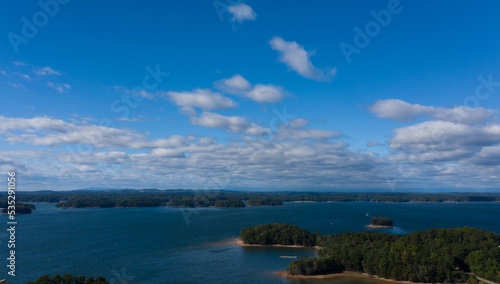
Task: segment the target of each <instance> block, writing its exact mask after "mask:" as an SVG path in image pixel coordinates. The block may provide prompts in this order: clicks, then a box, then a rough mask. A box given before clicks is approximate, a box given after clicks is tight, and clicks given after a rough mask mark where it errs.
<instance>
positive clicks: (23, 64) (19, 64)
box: [12, 61, 28, 67]
mask: <svg viewBox="0 0 500 284" xmlns="http://www.w3.org/2000/svg"><path fill="white" fill-rule="evenodd" d="M12 64H14V65H15V66H17V67H19V66H27V65H28V64H26V63H24V62H21V61H12Z"/></svg>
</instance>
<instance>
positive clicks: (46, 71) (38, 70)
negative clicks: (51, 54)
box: [33, 66, 62, 76]
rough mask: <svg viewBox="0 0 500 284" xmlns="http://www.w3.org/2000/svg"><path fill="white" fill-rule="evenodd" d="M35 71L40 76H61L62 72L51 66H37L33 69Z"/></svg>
mask: <svg viewBox="0 0 500 284" xmlns="http://www.w3.org/2000/svg"><path fill="white" fill-rule="evenodd" d="M33 73H35V74H36V75H39V76H45V75H56V76H61V75H62V72H60V71H56V70H54V69H52V68H50V67H49V66H45V67H37V68H34V69H33Z"/></svg>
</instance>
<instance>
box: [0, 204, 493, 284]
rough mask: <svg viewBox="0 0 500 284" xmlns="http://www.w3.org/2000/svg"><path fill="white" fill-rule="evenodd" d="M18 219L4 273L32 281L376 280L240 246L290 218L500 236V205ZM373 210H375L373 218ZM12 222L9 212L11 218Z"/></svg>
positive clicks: (131, 212)
mask: <svg viewBox="0 0 500 284" xmlns="http://www.w3.org/2000/svg"><path fill="white" fill-rule="evenodd" d="M36 206H37V209H36V210H34V211H33V214H29V215H20V216H17V221H18V226H17V232H16V243H17V246H16V249H17V250H16V257H17V266H16V274H17V276H16V277H15V278H13V277H10V276H8V275H7V271H8V270H7V267H6V265H7V261H6V260H5V258H6V257H7V256H8V249H7V240H8V239H7V234H6V231H5V230H3V231H2V232H0V253H1V255H2V256H5V257H2V265H1V267H2V268H0V269H1V271H0V275H1V279H3V278H7V279H8V280H10V281H13V282H14V283H26V282H27V281H33V280H36V279H37V278H38V277H40V276H42V275H45V274H50V275H54V274H58V273H59V274H64V273H71V274H74V275H85V276H90V275H93V276H98V275H104V276H105V277H106V278H107V279H108V281H112V283H115V284H125V283H351V284H356V283H373V282H368V281H367V280H342V281H339V280H337V281H336V282H333V281H332V280H322V281H319V280H316V281H304V280H301V281H299V280H294V281H290V280H287V279H283V278H281V277H279V276H276V275H275V274H274V272H276V271H284V270H285V269H286V267H287V266H288V263H289V262H290V261H291V260H290V259H284V258H280V256H314V255H315V251H314V250H312V249H296V248H262V247H240V246H237V245H233V244H232V242H231V239H232V238H236V237H238V236H239V233H240V230H241V228H243V227H247V226H251V225H258V224H265V223H276V222H282V223H289V224H297V225H299V227H301V228H304V229H307V230H309V231H312V232H321V233H323V234H337V233H342V232H347V231H353V232H361V231H366V230H368V229H367V228H366V227H365V225H367V224H368V223H369V222H370V219H371V217H373V216H378V215H384V216H386V217H389V218H391V219H393V221H394V224H395V225H396V226H397V227H395V228H393V229H382V230H377V231H385V232H389V233H395V234H405V233H410V232H414V231H420V230H425V229H430V228H437V227H439V228H449V227H463V226H470V227H477V228H481V229H485V230H490V231H494V232H500V203H370V202H347V203H286V204H285V206H280V207H247V208H238V209H216V208H204V209H178V208H113V209H65V210H63V209H59V208H56V207H55V205H54V204H36ZM367 215H368V216H367ZM2 219H3V220H4V221H3V224H4V225H3V226H4V228H5V226H6V225H5V224H6V222H7V217H6V216H5V215H4V217H2Z"/></svg>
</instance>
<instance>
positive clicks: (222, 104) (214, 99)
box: [166, 89, 238, 114]
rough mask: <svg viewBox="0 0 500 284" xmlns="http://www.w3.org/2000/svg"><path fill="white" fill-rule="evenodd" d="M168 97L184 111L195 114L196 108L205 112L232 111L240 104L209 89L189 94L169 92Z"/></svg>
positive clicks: (197, 90)
mask: <svg viewBox="0 0 500 284" xmlns="http://www.w3.org/2000/svg"><path fill="white" fill-rule="evenodd" d="M166 96H167V97H168V98H170V100H172V102H173V103H175V104H176V105H177V106H179V107H180V108H181V110H182V111H184V112H186V113H188V114H195V109H194V108H195V107H196V108H200V109H202V110H204V111H206V110H213V109H230V108H234V107H237V106H238V103H236V102H235V101H233V100H231V99H230V98H228V97H224V96H223V95H221V94H219V93H214V92H212V91H211V90H209V89H195V90H194V91H190V92H189V91H188V92H173V91H170V92H167V93H166Z"/></svg>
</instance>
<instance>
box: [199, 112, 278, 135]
mask: <svg viewBox="0 0 500 284" xmlns="http://www.w3.org/2000/svg"><path fill="white" fill-rule="evenodd" d="M191 123H192V124H195V125H200V126H204V127H208V128H218V129H223V130H224V131H226V132H229V133H240V134H246V135H253V136H261V135H265V134H268V133H271V130H270V129H268V128H263V127H261V126H259V125H257V124H255V123H250V122H248V121H246V119H245V118H243V117H241V116H223V115H220V114H217V113H212V112H203V113H202V114H201V116H200V117H192V118H191Z"/></svg>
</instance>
